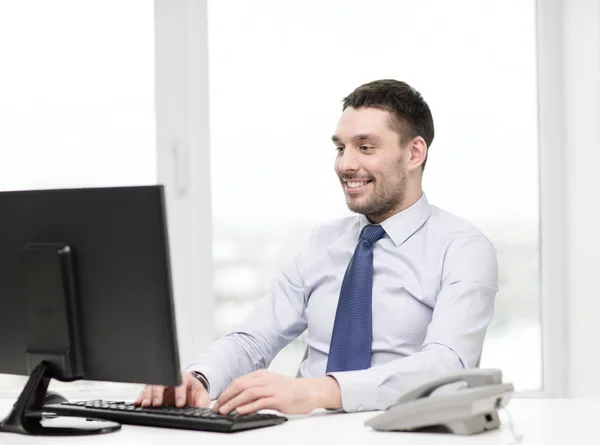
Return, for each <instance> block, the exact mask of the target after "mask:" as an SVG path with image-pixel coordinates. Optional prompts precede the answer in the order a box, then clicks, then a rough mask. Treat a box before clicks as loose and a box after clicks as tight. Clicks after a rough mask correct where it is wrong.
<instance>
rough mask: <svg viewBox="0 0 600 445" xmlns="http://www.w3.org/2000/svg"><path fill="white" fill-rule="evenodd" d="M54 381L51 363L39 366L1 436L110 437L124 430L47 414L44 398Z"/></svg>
mask: <svg viewBox="0 0 600 445" xmlns="http://www.w3.org/2000/svg"><path fill="white" fill-rule="evenodd" d="M51 378H52V365H51V364H50V363H49V362H46V361H44V362H42V363H40V364H39V365H38V366H36V368H35V369H34V370H33V372H32V373H31V376H30V377H29V380H28V381H27V384H26V385H25V388H24V389H23V391H22V392H21V395H20V396H19V398H18V400H17V402H16V403H15V404H14V406H13V409H12V410H11V412H10V413H9V415H8V416H7V417H6V418H5V419H4V420H3V421H2V422H0V432H11V433H20V434H32V435H44V436H76V435H87V434H102V433H110V432H113V431H118V430H119V429H120V428H121V425H120V424H118V423H115V422H109V421H104V420H100V419H83V418H78V417H57V416H56V415H55V414H53V413H52V412H51V411H49V412H46V411H44V408H43V403H44V397H45V396H46V391H47V389H48V385H49V383H50V379H51ZM53 424H58V425H53ZM65 425H77V426H65Z"/></svg>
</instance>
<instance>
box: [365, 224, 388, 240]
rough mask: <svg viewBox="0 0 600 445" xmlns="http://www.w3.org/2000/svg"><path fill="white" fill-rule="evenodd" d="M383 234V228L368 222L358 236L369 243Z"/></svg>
mask: <svg viewBox="0 0 600 445" xmlns="http://www.w3.org/2000/svg"><path fill="white" fill-rule="evenodd" d="M383 235H385V230H384V229H383V227H381V226H380V225H379V224H369V225H368V226H365V227H364V229H363V230H362V233H361V234H360V237H361V238H362V239H364V240H366V241H368V242H370V243H371V244H373V243H375V242H377V241H379V240H380V239H381V237H382V236H383Z"/></svg>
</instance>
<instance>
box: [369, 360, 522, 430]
mask: <svg viewBox="0 0 600 445" xmlns="http://www.w3.org/2000/svg"><path fill="white" fill-rule="evenodd" d="M513 392H514V388H513V385H512V384H511V383H502V371H500V370H499V369H468V370H465V371H461V372H459V373H456V374H451V375H448V376H444V377H441V378H437V379H435V380H432V381H430V382H427V383H425V384H422V385H419V386H418V387H416V388H414V389H412V390H410V391H408V392H406V393H404V394H402V395H401V396H400V397H399V398H398V400H397V401H396V403H395V404H393V405H391V406H390V407H388V408H387V410H386V411H384V412H383V413H381V414H378V415H377V416H375V417H372V418H371V419H369V420H367V421H366V422H365V425H366V426H370V427H372V428H373V429H375V430H379V431H412V430H420V429H427V428H428V427H433V428H441V429H444V430H449V431H450V432H452V433H454V434H460V435H470V434H476V433H481V432H484V431H487V430H492V429H495V428H498V427H499V426H500V420H499V418H498V409H499V408H503V407H505V406H506V405H507V404H508V401H509V399H510V397H511V395H512V393H513Z"/></svg>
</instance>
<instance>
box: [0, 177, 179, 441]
mask: <svg viewBox="0 0 600 445" xmlns="http://www.w3.org/2000/svg"><path fill="white" fill-rule="evenodd" d="M166 221H167V219H166V210H165V196H164V189H163V187H162V186H160V185H154V186H139V187H108V188H87V189H62V190H35V191H14V192H0V373H5V374H17V375H27V376H29V381H28V383H27V384H26V386H25V388H24V390H23V392H22V393H21V396H20V397H19V400H18V401H17V403H16V404H15V406H14V409H13V411H12V412H11V414H9V416H8V417H7V418H6V419H5V420H4V421H2V422H1V423H0V431H1V430H5V431H13V432H22V433H34V434H35V433H37V434H62V433H68V432H69V431H67V430H64V431H61V430H55V431H53V432H51V431H50V432H49V431H48V430H45V429H44V428H45V427H44V426H43V425H42V424H41V423H40V422H39V415H38V416H37V417H36V413H38V414H39V411H41V408H42V402H43V398H44V395H45V394H46V389H47V387H48V384H49V382H50V379H52V378H54V379H57V380H61V381H74V380H79V379H86V380H100V381H111V382H124V383H142V384H162V385H168V386H176V385H179V384H180V383H181V374H180V371H181V370H180V365H179V355H178V348H177V338H176V329H175V314H174V305H173V297H172V286H171V275H170V263H169V242H168V235H167V222H166ZM92 423H93V422H92ZM104 430H105V431H106V430H107V429H106V428H105V429H104ZM71 432H75V433H77V432H76V431H71ZM82 433H85V432H84V431H82Z"/></svg>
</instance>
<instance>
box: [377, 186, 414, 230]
mask: <svg viewBox="0 0 600 445" xmlns="http://www.w3.org/2000/svg"><path fill="white" fill-rule="evenodd" d="M422 195H423V187H422V186H421V184H420V183H419V184H418V186H415V187H407V188H406V193H405V195H404V199H403V200H402V202H401V203H400V204H399V205H398V206H396V207H395V208H394V209H393V210H390V211H389V212H387V213H385V214H381V215H366V216H367V218H368V219H369V221H371V222H372V223H373V224H379V223H381V222H382V221H385V220H386V219H388V218H389V217H391V216H394V215H395V214H397V213H400V212H402V211H403V210H406V209H408V208H409V207H411V206H412V205H414V204H415V203H416V202H417V201H418V200H419V199H421V196H422Z"/></svg>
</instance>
